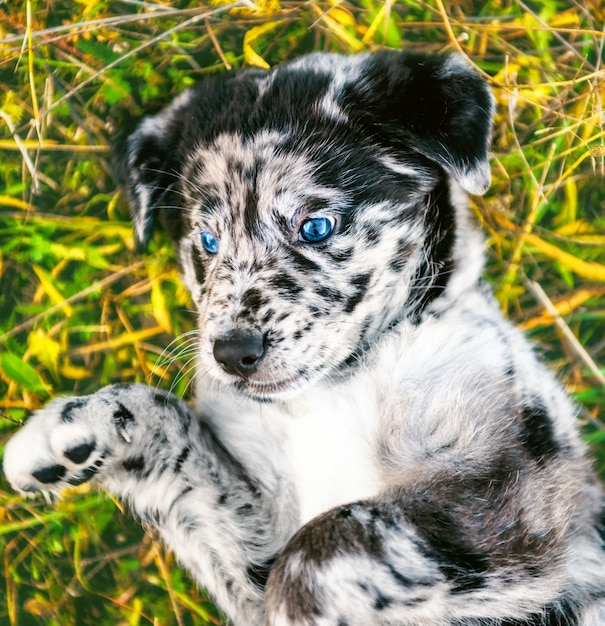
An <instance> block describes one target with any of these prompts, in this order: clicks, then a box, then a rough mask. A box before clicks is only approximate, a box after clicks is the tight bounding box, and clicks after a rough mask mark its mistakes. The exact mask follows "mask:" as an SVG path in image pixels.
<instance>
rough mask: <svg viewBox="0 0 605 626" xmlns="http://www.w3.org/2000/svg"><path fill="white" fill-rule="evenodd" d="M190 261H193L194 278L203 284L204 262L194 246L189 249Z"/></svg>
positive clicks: (204, 277) (204, 275) (204, 276)
mask: <svg viewBox="0 0 605 626" xmlns="http://www.w3.org/2000/svg"><path fill="white" fill-rule="evenodd" d="M191 261H192V263H193V270H194V272H195V279H196V280H197V282H198V283H199V284H200V285H203V284H204V281H205V280H206V268H205V267H204V263H203V262H202V259H201V256H200V253H199V251H198V249H197V248H195V247H193V248H192V249H191Z"/></svg>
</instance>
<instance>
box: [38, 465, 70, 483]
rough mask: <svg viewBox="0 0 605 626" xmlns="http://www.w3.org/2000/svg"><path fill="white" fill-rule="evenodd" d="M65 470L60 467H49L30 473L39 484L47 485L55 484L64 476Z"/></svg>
mask: <svg viewBox="0 0 605 626" xmlns="http://www.w3.org/2000/svg"><path fill="white" fill-rule="evenodd" d="M65 472H66V469H65V468H64V467H63V466H62V465H49V466H48V467H42V468H40V469H38V470H34V471H33V472H32V476H33V477H34V478H35V479H36V480H37V481H38V482H40V483H43V484H45V485H48V484H50V483H56V482H58V481H59V480H61V478H63V476H65Z"/></svg>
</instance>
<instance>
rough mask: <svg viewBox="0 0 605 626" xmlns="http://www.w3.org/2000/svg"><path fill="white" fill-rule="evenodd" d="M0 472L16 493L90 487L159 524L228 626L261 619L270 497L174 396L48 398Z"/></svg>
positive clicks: (117, 388) (126, 389)
mask: <svg viewBox="0 0 605 626" xmlns="http://www.w3.org/2000/svg"><path fill="white" fill-rule="evenodd" d="M4 470H5V473H6V475H7V478H8V479H9V481H10V483H11V484H12V486H13V487H14V488H15V489H17V490H19V491H21V492H23V493H33V492H55V493H56V492H58V491H60V490H61V489H62V488H64V487H66V486H69V485H78V484H81V483H84V482H87V481H91V482H94V483H97V484H99V485H100V486H101V487H103V488H104V489H106V490H107V491H109V492H110V493H112V494H114V495H116V496H117V497H119V498H120V499H122V500H124V501H125V502H127V503H128V504H129V505H130V506H131V507H132V509H133V511H134V513H135V514H136V515H137V516H138V517H140V519H141V520H142V521H143V522H144V523H145V524H149V525H152V526H155V527H156V528H157V529H158V530H159V531H160V533H161V535H162V537H163V539H164V540H165V542H166V543H167V544H168V545H169V546H170V548H172V549H173V550H174V552H175V553H176V555H177V557H178V558H179V560H180V561H181V563H182V564H183V565H184V566H185V567H186V568H187V569H188V570H189V571H190V572H191V574H192V575H193V576H194V578H195V579H196V581H197V582H198V583H199V584H201V585H203V586H204V587H206V588H207V589H208V590H209V591H210V593H211V594H212V595H213V596H214V597H215V600H216V602H217V604H218V606H219V607H220V608H221V609H222V610H223V611H224V612H225V613H226V614H227V615H228V616H229V617H230V618H231V620H232V621H233V622H234V623H235V624H237V625H238V626H239V625H241V626H260V625H261V624H263V623H264V619H265V617H264V603H263V587H264V582H265V579H266V576H267V575H268V570H269V567H270V564H271V562H272V560H273V558H274V557H275V555H276V554H277V553H278V552H279V550H280V549H281V547H282V545H283V543H284V540H280V539H279V533H278V531H277V530H275V528H276V524H278V519H279V515H276V514H275V511H274V508H275V506H276V504H275V502H276V497H277V496H276V494H275V493H273V494H269V493H267V491H265V490H264V489H263V485H262V484H259V483H258V481H257V480H256V478H255V477H252V476H249V475H248V474H247V473H246V470H245V469H244V467H243V466H242V465H241V464H240V463H238V461H237V460H236V459H234V458H233V457H232V456H231V454H230V453H229V452H228V451H227V450H226V449H225V448H224V447H223V446H222V445H221V443H220V442H219V441H218V440H217V439H216V437H215V436H214V434H213V433H212V431H211V430H210V429H209V428H208V427H207V426H206V425H205V424H203V423H200V422H199V421H198V419H197V418H196V417H195V416H194V415H193V414H192V413H191V411H190V409H189V408H188V407H187V405H186V404H185V403H183V402H181V401H180V400H178V399H177V398H175V397H174V396H171V395H168V394H164V393H161V392H157V391H156V390H154V389H151V388H149V387H145V386H142V385H114V386H110V387H105V388H104V389H101V390H100V391H98V392H97V393H95V394H93V395H90V396H85V397H78V398H69V399H60V400H55V401H53V402H51V403H50V404H48V405H47V406H46V407H45V408H44V409H42V410H40V411H38V412H36V413H35V414H34V415H33V416H32V417H31V418H30V419H29V420H28V422H27V423H26V425H25V426H24V427H23V428H22V429H21V430H20V431H19V432H18V433H17V434H16V435H15V436H14V437H13V438H12V439H11V440H10V441H9V442H8V444H7V447H6V451H5V458H4ZM280 532H283V528H281V529H280Z"/></svg>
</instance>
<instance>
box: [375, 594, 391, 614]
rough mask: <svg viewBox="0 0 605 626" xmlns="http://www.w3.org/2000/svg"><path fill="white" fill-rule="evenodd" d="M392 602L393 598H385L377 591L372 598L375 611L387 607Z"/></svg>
mask: <svg viewBox="0 0 605 626" xmlns="http://www.w3.org/2000/svg"><path fill="white" fill-rule="evenodd" d="M392 602H393V600H392V599H391V598H387V597H386V596H383V595H382V594H381V593H379V594H378V595H377V596H376V598H375V600H374V608H375V609H376V610H377V611H382V610H383V609H386V608H388V607H389V606H390V605H391V603H392Z"/></svg>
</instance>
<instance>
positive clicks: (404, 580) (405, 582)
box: [384, 563, 416, 589]
mask: <svg viewBox="0 0 605 626" xmlns="http://www.w3.org/2000/svg"><path fill="white" fill-rule="evenodd" d="M384 565H385V566H386V568H387V569H388V571H389V574H390V575H391V576H392V577H393V579H394V580H395V582H396V583H397V584H398V585H399V586H400V587H403V588H404V589H410V588H411V587H413V586H414V585H415V584H416V581H415V580H412V579H411V578H408V577H407V576H404V575H403V574H401V573H400V572H398V571H397V570H396V569H395V568H394V567H393V566H392V565H391V564H390V563H385V564H384Z"/></svg>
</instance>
